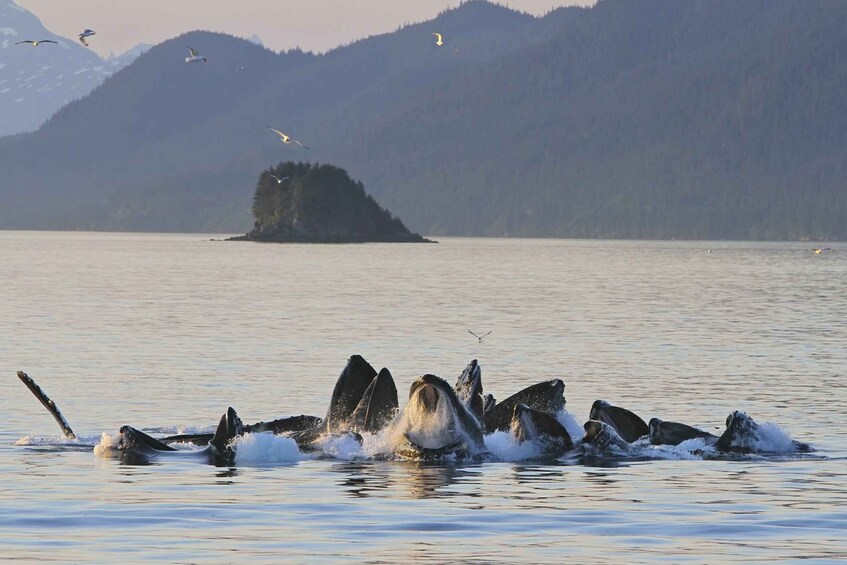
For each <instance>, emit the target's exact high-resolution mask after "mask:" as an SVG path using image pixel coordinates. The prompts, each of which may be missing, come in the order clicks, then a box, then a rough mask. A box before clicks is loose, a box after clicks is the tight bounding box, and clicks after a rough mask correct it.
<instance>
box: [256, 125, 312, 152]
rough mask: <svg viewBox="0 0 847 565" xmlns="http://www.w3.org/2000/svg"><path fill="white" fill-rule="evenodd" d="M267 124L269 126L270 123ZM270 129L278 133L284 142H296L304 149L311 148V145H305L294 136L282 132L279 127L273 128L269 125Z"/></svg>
mask: <svg viewBox="0 0 847 565" xmlns="http://www.w3.org/2000/svg"><path fill="white" fill-rule="evenodd" d="M265 125H266V126H268V124H265ZM268 129H269V130H271V131H272V132H274V133H275V134H277V135H278V136H279V140H280V141H281V142H283V143H296V144H297V145H299V146H300V147H302V148H303V149H311V147H306V146H305V145H303V144H302V143H300V142H299V141H297V140H296V139H294V138H292V137H291V136H289V135H287V134H284V133H282V132H281V131H279V130H278V129H275V128H272V127H271V126H268Z"/></svg>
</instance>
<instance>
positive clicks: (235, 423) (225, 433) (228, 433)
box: [209, 406, 244, 456]
mask: <svg viewBox="0 0 847 565" xmlns="http://www.w3.org/2000/svg"><path fill="white" fill-rule="evenodd" d="M243 433H244V425H243V424H242V423H241V418H239V417H238V414H236V413H235V410H234V409H233V408H232V407H231V406H230V407H229V408H227V410H226V412H224V415H223V416H221V421H220V422H219V423H218V429H217V430H216V431H215V435H214V436H213V437H212V439H211V440H210V441H209V446H210V447H212V448H214V449H215V450H216V451H217V452H218V454H220V455H222V456H232V455H233V452H232V448H231V447H230V443H232V440H233V438H235V437H236V436H240V435H241V434H243Z"/></svg>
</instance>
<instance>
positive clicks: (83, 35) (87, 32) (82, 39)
mask: <svg viewBox="0 0 847 565" xmlns="http://www.w3.org/2000/svg"><path fill="white" fill-rule="evenodd" d="M92 35H97V32H96V31H94V30H93V29H88V28H85V29H84V30H82V33H80V34H79V42H80V43H82V44H83V45H85V46H86V47H88V42H87V41H86V40H85V38H86V37H91V36H92Z"/></svg>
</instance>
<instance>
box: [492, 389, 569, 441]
mask: <svg viewBox="0 0 847 565" xmlns="http://www.w3.org/2000/svg"><path fill="white" fill-rule="evenodd" d="M518 404H525V405H526V406H527V407H529V408H532V409H533V410H539V411H541V412H547V413H548V414H558V413H559V412H561V411H562V410H563V409H564V408H565V383H564V381H562V379H552V380H549V381H544V382H540V383H538V384H534V385H532V386H529V387H527V388H525V389H523V390H521V391H519V392H516V393H515V394H513V395H512V396H510V397H509V398H507V399H506V400H503V401H502V402H498V403H497V404H495V405H494V407H493V408H491V410H488V411H486V412H485V431H486V433H492V432H495V431H498V430H499V431H503V432H506V431H509V428H510V426H511V425H512V414H513V413H514V411H515V406H516V405H518Z"/></svg>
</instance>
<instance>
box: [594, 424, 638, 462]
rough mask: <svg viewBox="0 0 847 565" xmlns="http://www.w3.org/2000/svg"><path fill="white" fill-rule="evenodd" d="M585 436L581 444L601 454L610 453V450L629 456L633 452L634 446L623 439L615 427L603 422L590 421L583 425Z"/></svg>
mask: <svg viewBox="0 0 847 565" xmlns="http://www.w3.org/2000/svg"><path fill="white" fill-rule="evenodd" d="M583 428H584V429H585V435H584V436H583V437H582V442H581V444H582V445H583V446H585V447H589V446H590V447H593V448H594V449H596V450H598V451H601V452H604V453H605V452H608V451H609V450H610V449H611V450H614V451H618V452H623V453H625V454H628V453H630V452H631V451H632V446H631V445H630V444H629V442H628V441H626V440H625V439H623V438H622V437H621V436H620V435H619V434H618V432H617V431H616V430H615V428H614V427H612V426H611V425H609V424H607V423H606V422H601V421H600V420H588V421H587V422H585V424H584V425H583Z"/></svg>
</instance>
